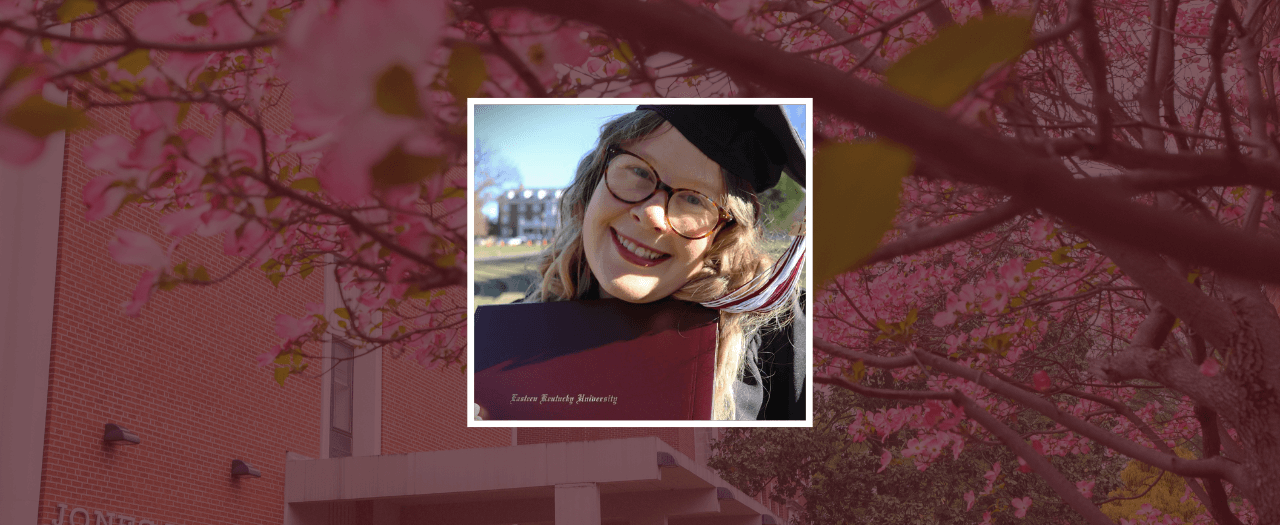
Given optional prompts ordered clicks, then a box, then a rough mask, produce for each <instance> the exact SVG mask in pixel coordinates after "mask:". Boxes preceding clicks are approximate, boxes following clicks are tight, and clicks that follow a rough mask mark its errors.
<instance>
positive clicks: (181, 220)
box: [158, 203, 211, 237]
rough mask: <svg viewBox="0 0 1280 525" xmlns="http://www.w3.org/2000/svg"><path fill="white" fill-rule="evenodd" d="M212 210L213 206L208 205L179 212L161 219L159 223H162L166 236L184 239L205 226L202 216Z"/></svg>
mask: <svg viewBox="0 0 1280 525" xmlns="http://www.w3.org/2000/svg"><path fill="white" fill-rule="evenodd" d="M210 208H211V205H209V204H208V203H206V204H201V205H199V206H196V207H193V208H186V209H183V210H178V211H175V212H173V213H170V214H168V215H165V216H164V217H161V218H160V220H159V221H158V222H159V223H160V228H161V229H163V230H164V232H165V233H166V234H168V235H171V236H173V237H183V236H186V235H188V234H190V233H192V232H194V231H196V229H198V228H199V227H200V226H201V225H202V224H203V221H201V220H200V216H201V215H203V214H204V213H205V212H208V211H209V209H210Z"/></svg>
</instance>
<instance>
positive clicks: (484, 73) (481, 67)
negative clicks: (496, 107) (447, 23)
mask: <svg viewBox="0 0 1280 525" xmlns="http://www.w3.org/2000/svg"><path fill="white" fill-rule="evenodd" d="M486 78H489V72H488V70H487V69H486V67H485V64H484V56H483V55H482V54H481V53H480V50H479V49H476V48H475V47H473V46H458V47H456V48H454V50H453V53H451V54H450V55H449V92H450V93H453V97H454V98H455V99H457V100H458V101H459V102H464V101H466V99H467V98H469V97H474V96H475V95H476V92H477V91H479V90H480V85H481V84H484V81H485V79H486Z"/></svg>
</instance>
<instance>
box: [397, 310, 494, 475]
mask: <svg viewBox="0 0 1280 525" xmlns="http://www.w3.org/2000/svg"><path fill="white" fill-rule="evenodd" d="M437 301H448V302H451V303H454V304H457V303H458V302H459V301H460V302H461V304H462V305H463V307H465V305H466V301H467V298H466V291H465V290H464V289H463V288H462V287H455V288H451V289H449V290H448V295H447V296H445V297H442V298H439V299H437ZM462 335H463V336H465V335H466V332H463V333H462ZM389 357H390V356H386V357H384V359H383V360H382V384H383V388H382V453H383V454H404V453H408V452H424V451H428V450H447V449H461V448H480V447H505V446H509V445H511V429H508V428H467V417H469V414H468V413H467V376H466V373H465V372H464V371H463V369H462V367H461V366H460V365H450V366H443V367H437V368H433V369H430V370H428V369H426V368H424V367H423V366H422V365H420V364H418V362H417V361H415V360H413V359H412V356H410V355H404V356H400V357H399V358H389Z"/></svg>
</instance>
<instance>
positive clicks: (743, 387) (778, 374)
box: [733, 293, 809, 421]
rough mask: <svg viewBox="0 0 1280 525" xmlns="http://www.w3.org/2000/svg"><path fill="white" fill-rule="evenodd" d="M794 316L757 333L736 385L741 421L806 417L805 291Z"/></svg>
mask: <svg viewBox="0 0 1280 525" xmlns="http://www.w3.org/2000/svg"><path fill="white" fill-rule="evenodd" d="M792 311H793V315H792V319H791V321H790V322H788V323H787V324H785V325H783V326H781V327H774V328H773V329H772V330H769V329H766V330H762V331H761V332H759V333H756V334H753V335H752V336H751V338H750V339H749V340H748V342H747V355H746V363H745V366H743V369H742V376H741V377H739V378H738V381H736V382H735V383H734V385H733V399H734V403H735V404H736V405H737V407H736V409H737V410H736V412H735V419H738V420H748V421H750V420H795V419H799V420H803V419H804V417H805V408H806V407H807V406H808V403H809V390H808V384H807V377H806V370H808V367H807V366H806V365H807V361H808V353H807V352H806V350H805V338H806V336H807V334H806V333H805V317H804V316H805V312H804V294H803V293H802V294H800V296H799V299H798V300H794V299H793V305H792Z"/></svg>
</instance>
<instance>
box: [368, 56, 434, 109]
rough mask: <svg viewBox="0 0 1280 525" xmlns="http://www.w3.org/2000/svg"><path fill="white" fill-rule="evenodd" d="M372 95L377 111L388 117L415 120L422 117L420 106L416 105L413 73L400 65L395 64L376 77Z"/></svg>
mask: <svg viewBox="0 0 1280 525" xmlns="http://www.w3.org/2000/svg"><path fill="white" fill-rule="evenodd" d="M374 93H375V95H374V96H375V102H377V104H378V109H381V110H382V111H383V112H385V113H387V114H388V115H403V116H406V117H415V118H416V117H422V116H423V112H422V106H421V105H420V104H418V86H417V85H416V84H414V83H413V73H411V72H409V70H408V69H405V67H404V66H402V65H399V64H396V65H394V66H391V67H389V68H387V70H386V71H383V72H382V75H380V76H378V82H377V83H376V84H375V92H374Z"/></svg>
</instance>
